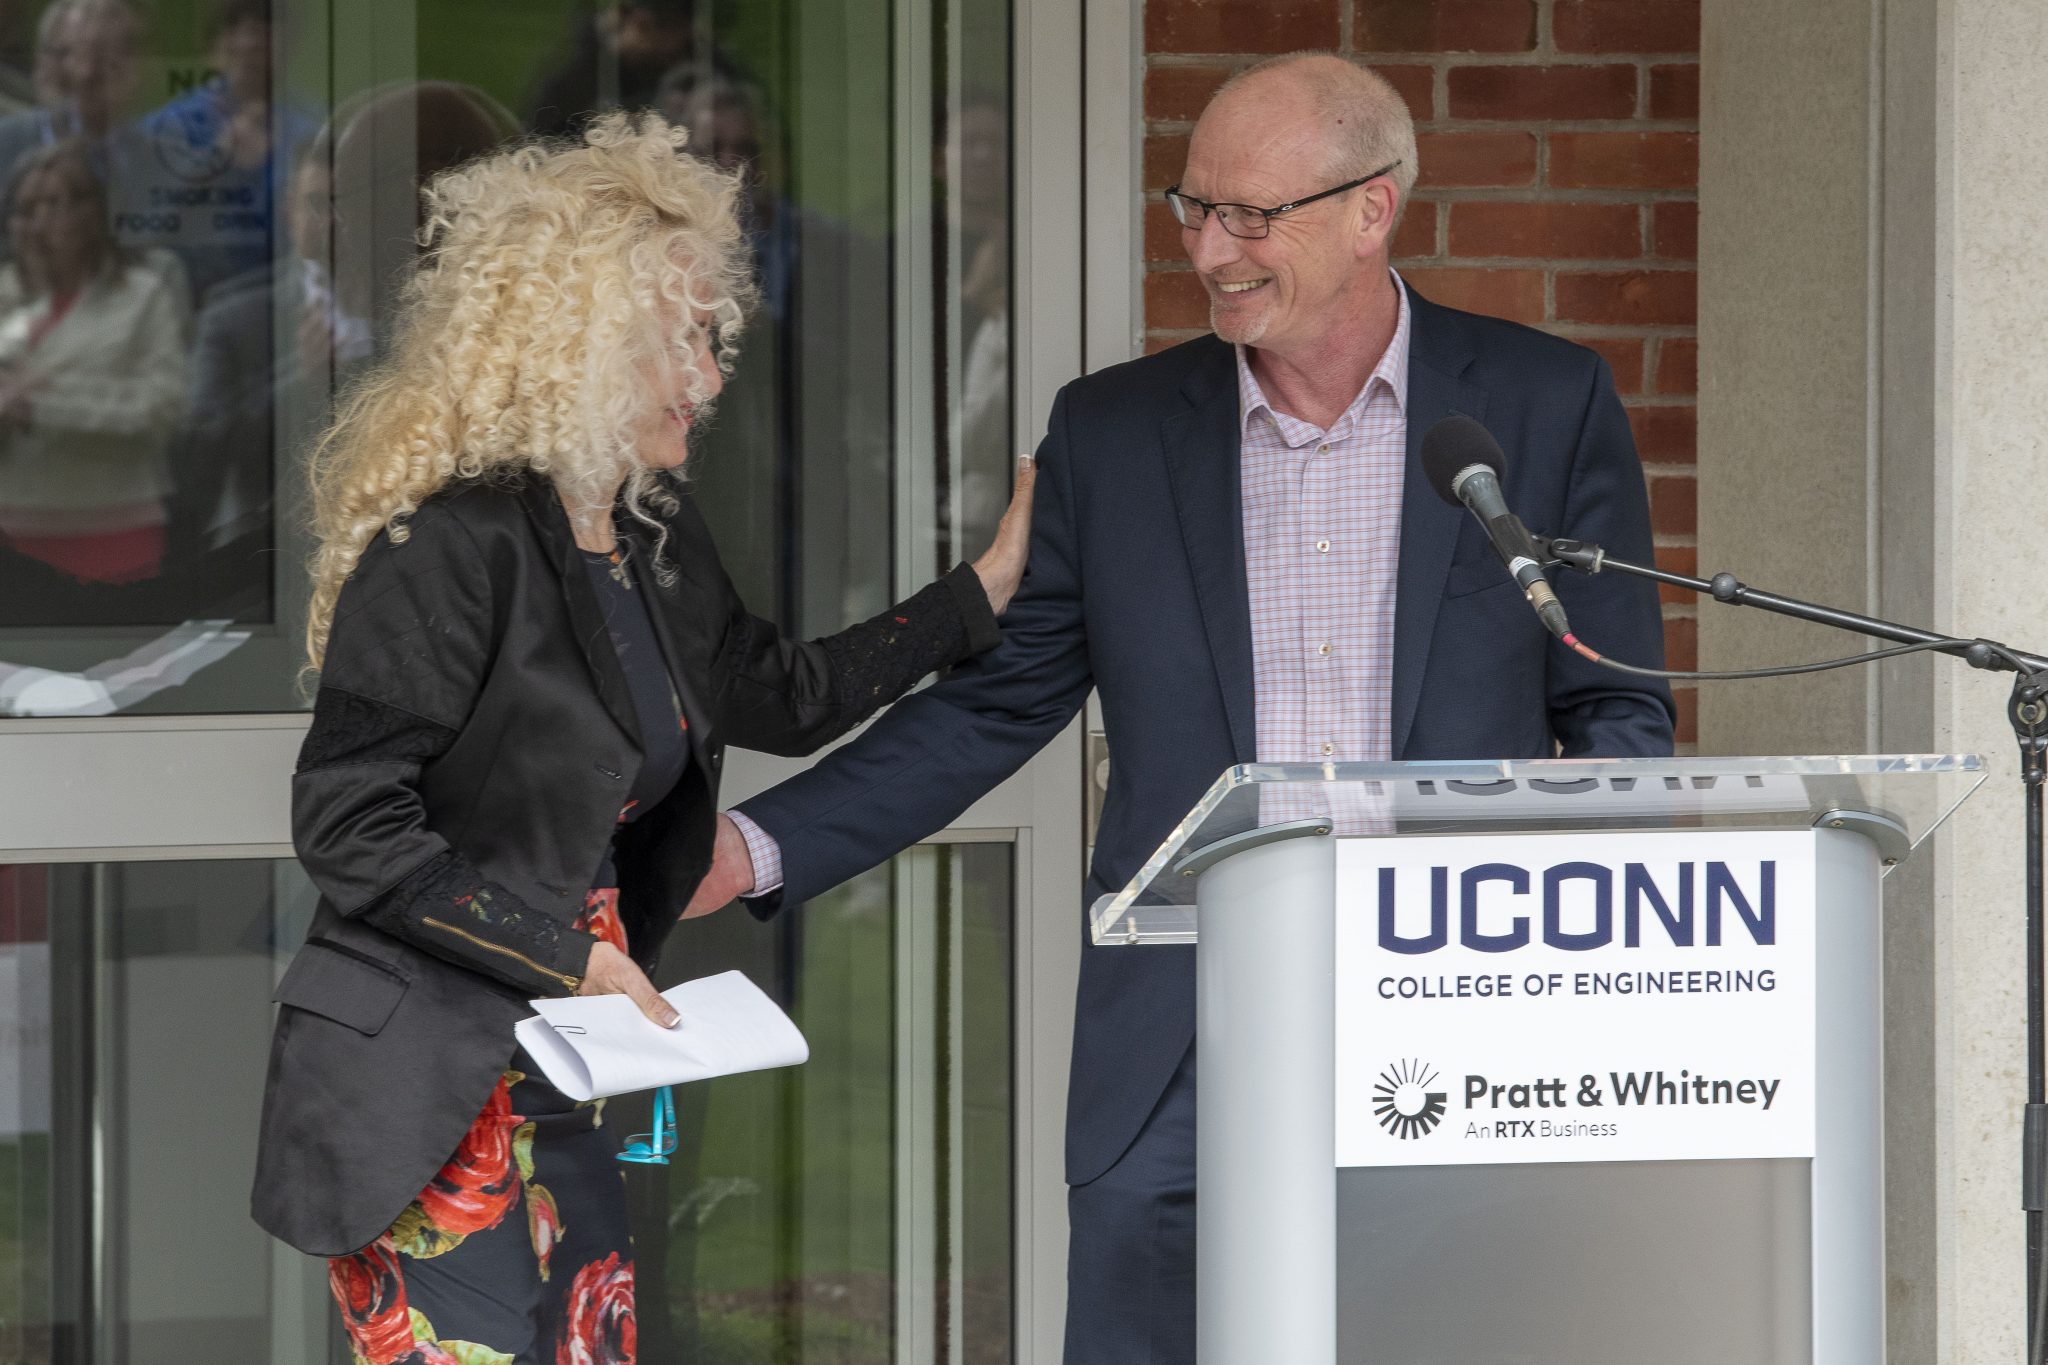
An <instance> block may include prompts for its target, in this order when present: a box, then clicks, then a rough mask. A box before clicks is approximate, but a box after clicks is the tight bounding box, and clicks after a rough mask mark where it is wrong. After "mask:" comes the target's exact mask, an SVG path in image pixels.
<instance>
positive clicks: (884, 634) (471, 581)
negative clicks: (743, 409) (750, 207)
mask: <svg viewBox="0 0 2048 1365" xmlns="http://www.w3.org/2000/svg"><path fill="white" fill-rule="evenodd" d="M684 141H685V135H684V134H683V132H682V130H680V129H675V128H671V127H670V126H669V125H668V124H667V123H665V122H663V121H662V120H660V119H659V118H657V117H654V116H652V115H643V116H640V117H638V118H631V117H628V116H626V115H614V116H611V117H608V118H605V119H602V120H599V121H597V122H595V123H593V124H592V125H590V127H589V128H588V130H587V131H586V132H585V133H584V135H583V138H582V140H581V141H580V142H577V143H571V144H563V143H538V144H533V145H527V146H521V147H518V148H515V149H512V150H509V151H503V152H500V153H497V154H494V155H492V156H489V157H486V158H484V159H482V160H479V161H475V162H472V163H470V164H468V165H466V166H462V167H458V168H457V169H455V170H452V171H449V172H446V173H444V174H443V175H441V176H440V177H438V178H437V179H435V180H434V181H433V182H432V183H431V184H430V185H429V186H428V188H427V190H426V216H425V219H424V228H423V240H424V242H425V244H426V247H427V251H426V254H425V256H424V257H423V259H422V260H421V262H420V263H419V265H418V267H417V269H416V270H415V272H414V274H413V276H412V278H411V280H410V282H409V284H408V286H407V288H406V291H405V293H404V296H403V297H404V301H403V304H402V306H401V309H400V312H399V318H398V323H397V330H396V335H395V338H394V341H393V344H392V345H391V347H390V349H389V351H388V352H387V354H386V355H385V358H384V359H383V360H382V361H381V362H380V363H379V364H378V365H377V366H376V367H375V368H374V369H372V370H371V371H370V372H369V373H368V374H367V375H365V376H364V377H363V379H362V380H361V382H360V383H358V384H357V385H356V386H355V387H354V388H353V389H352V391H351V392H350V393H349V394H348V396H347V398H346V400H345V401H344V403H343V404H342V407H341V410H340V413H339V416H338V418H337V420H336V421H335V423H334V425H333V427H332V429H331V430H330V431H329V432H328V433H327V435H326V437H325V438H324V440H323V441H322V443H321V445H320V448H319V450H318V452H317V456H316V460H315V468H314V480H313V482H314V518H315V527H316V530H317V533H318V535H319V540H320V546H319V550H318V553H317V555H316V556H315V560H314V568H313V577H314V591H313V601H312V608H311V612H310V617H309V623H308V627H307V647H308V652H309V656H310V664H311V667H312V668H313V669H315V670H317V671H318V675H319V690H318V694H317V697H316V699H315V703H314V711H313V723H312V727H311V729H310V730H309V731H308V733H307V735H306V740H305V745H304V748H303V749H302V750H301V752H300V756H299V764H298V771H297V773H296V775H295V777H294V779H293V787H292V821H293V836H294V841H295V844H296V846H297V849H298V854H299V858H300V862H301V864H302V865H303V866H304V868H305V869H306V872H307V874H308V875H309V876H310V877H311V878H312V880H313V882H314V884H315V886H316V887H317V888H318V889H319V891H320V893H321V904H320V908H319V910H318V912H317V914H316V916H315V918H314V921H313V925H312V928H311V930H310V932H309V934H308V937H307V941H306V945H305V947H304V948H302V949H301V950H300V951H299V953H298V955H297V956H296V957H295V958H294V959H293V962H292V965H291V967H290V969H289V970H288V971H287V972H286V973H285V975H284V978H283V980H282V982H281V983H280V985H279V987H278V991H277V999H278V1001H279V1002H280V1004H281V1005H282V1006H283V1008H282V1009H280V1010H279V1012H278V1022H277V1032H276V1036H275V1039H274V1042H273V1045H272V1054H271V1068H270V1082H269V1087H268V1090H267V1092H266V1095H265V1099H264V1112H263V1142H262V1149H261V1156H260V1158H259V1165H258V1170H257V1175H256V1186H255V1195H254V1210H255V1214H256V1218H257V1220H258V1221H259V1222H260V1223H262V1224H263V1226H264V1227H266V1228H268V1229H269V1230H270V1231H271V1232H272V1233H274V1234H275V1235H277V1236H278V1237H280V1238H282V1239H284V1240H285V1241H287V1242H289V1243H291V1244H292V1245H294V1246H297V1247H299V1248H301V1249H302V1250H305V1251H307V1252H310V1253H313V1254H315V1255H321V1256H326V1257H329V1258H331V1260H330V1280H331V1282H332V1285H333V1288H334V1292H335V1296H336V1299H337V1300H338V1302H339V1303H340V1306H341V1308H342V1312H343V1315H344V1318H345V1321H346V1323H347V1326H348V1329H349V1332H350V1335H351V1338H352V1340H353V1344H354V1347H355V1350H356V1354H357V1356H358V1357H359V1358H360V1359H362V1360H366V1361H369V1362H371V1365H387V1362H393V1361H419V1362H432V1361H437V1360H445V1359H447V1358H449V1357H450V1356H454V1357H457V1358H461V1359H468V1358H470V1355H469V1354H466V1353H465V1350H464V1347H465V1345H468V1346H473V1347H477V1348H481V1349H483V1350H485V1351H489V1352H495V1353H497V1355H494V1356H493V1358H498V1355H502V1356H503V1357H504V1358H508V1359H512V1358H516V1359H518V1360H522V1361H523V1360H529V1359H533V1360H547V1361H555V1360H558V1359H559V1360H576V1361H627V1360H630V1359H631V1358H632V1355H633V1342H634V1327H633V1297H632V1274H633V1253H632V1246H631V1243H630V1239H629V1238H628V1235H627V1230H626V1209H625V1200H624V1194H623V1189H622V1186H621V1182H620V1178H619V1175H618V1174H617V1171H618V1167H617V1166H616V1165H615V1163H614V1162H613V1160H612V1158H613V1156H614V1155H615V1154H616V1150H617V1149H616V1144H615V1142H614V1140H613V1139H611V1138H610V1137H608V1136H607V1132H608V1130H606V1129H605V1128H603V1127H602V1126H601V1125H600V1123H599V1119H598V1110H597V1108H596V1107H595V1106H592V1105H580V1106H579V1105H577V1104H575V1103H573V1102H572V1101H570V1100H568V1099H567V1098H566V1097H565V1096H563V1095H562V1094H561V1093H560V1092H558V1091H556V1090H555V1089H554V1088H553V1087H552V1086H549V1085H548V1084H547V1083H546V1081H545V1080H544V1079H542V1078H541V1077H540V1076H539V1075H538V1074H537V1068H536V1067H535V1065H534V1064H533V1063H532V1062H531V1061H530V1059H528V1058H526V1057H525V1056H524V1055H523V1054H519V1053H518V1052H517V1050H516V1048H515V1044H514V1039H513V1031H512V1026H513V1024H514V1023H515V1022H516V1021H517V1020H518V1019H520V1018H521V1017H523V1016H525V1015H526V1014H527V1013H529V1010H528V1007H527V1004H526V1001H527V1000H528V999H530V998H532V997H534V996H536V995H567V994H572V993H573V994H582V995H591V994H608V993H612V994H625V995H627V996H630V997H631V998H632V999H633V1000H634V1001H635V1002H636V1003H637V1004H638V1005H639V1006H640V1008H641V1009H642V1010H643V1011H645V1012H646V1013H647V1014H648V1015H649V1017H651V1018H653V1019H654V1020H655V1022H657V1023H659V1024H662V1025H664V1026H666V1025H668V1024H671V1023H672V1022H673V1020H674V1014H673V1011H672V1010H670V1009H669V1007H668V1004H667V1002H666V1001H664V1000H662V998H661V997H660V995H659V994H657V993H656V991H655V989H654V987H653V985H652V984H651V983H650V982H649V980H648V975H647V973H648V972H649V971H650V970H651V968H652V966H653V963H654V961H655V957H656V954H657V953H658V951H659V949H660V947H661V943H662V939H663V937H664V936H665V934H666V933H667V931H668V928H669V926H670V925H671V924H672V923H674V921H675V919H676V918H677V916H678V914H679V913H680V912H681V911H682V909H683V907H685V906H686V905H687V904H688V903H689V901H690V897H691V893H692V892H693V891H694V890H695V889H696V887H697V885H698V883H699V882H700V881H701V880H702V879H703V876H704V873H705V870H706V869H707V868H708V867H709V866H710V865H711V861H712V852H713V847H714V844H715V843H716V842H718V841H724V840H735V839H739V838H740V837H741V836H740V834H739V832H738V831H737V830H736V829H735V828H734V827H733V826H732V825H731V824H730V823H729V822H721V821H719V820H718V819H717V818H716V812H717V787H718V773H719V766H720V760H721V756H722V750H723V748H724V746H725V745H726V744H729V743H730V744H740V745H744V746H746V747H748V748H752V749H762V750H766V751H768V752H771V753H780V754H803V753H808V752H810V751H811V750H813V749H815V748H816V747H817V746H819V745H821V744H823V743H824V742H826V741H827V740H829V739H831V738H833V737H834V736H836V735H839V734H841V733H843V732H844V731H846V730H847V729H849V728H851V727H852V726H853V725H855V724H856V723H858V722H859V721H860V720H862V719H863V718H865V717H866V716H868V715H869V714H871V713H872V712H873V711H875V710H876V709H877V708H878V707H880V706H881V705H883V704H884V703H886V702H887V701H889V700H891V699H893V698H894V697H896V696H899V695H901V694H902V693H903V692H905V691H907V690H908V689H909V688H910V687H911V685H912V684H913V683H915V682H916V681H917V679H919V678H920V677H922V676H923V675H925V674H926V673H929V672H931V671H932V670H933V669H935V668H938V667H940V666H943V665H945V664H948V663H951V662H953V661H955V660H958V659H961V658H963V657H965V656H967V655H969V654H971V653H974V652H976V651H977V650H979V649H982V648H985V647H987V646H988V645H989V644H991V643H993V642H994V639H995V638H996V627H995V614H996V613H999V612H1000V611H1001V610H1002V609H1003V607H1004V605H1005V604H1006V603H1007V601H1008V599H1009V597H1010V594H1011V593H1012V592H1014V591H1015V589H1016V587H1017V583H1018V580H1019V578H1020V577H1021V575H1022V572H1023V562H1024V553H1025V548H1024V541H1025V536H1026V534H1027V533H1028V524H1029V518H1030V513H1029V503H1028V494H1029V473H1028V470H1027V471H1026V472H1025V473H1024V474H1022V475H1020V479H1019V497H1018V499H1017V501H1016V503H1015V504H1014V506H1013V511H1012V514H1011V515H1010V516H1009V517H1008V518H1006V524H1005V527H1004V529H1003V530H1002V532H1001V533H1000V534H999V535H998V537H997V540H996V543H995V545H994V546H993V547H992V548H991V549H990V550H989V552H988V553H987V554H986V555H984V556H983V557H982V559H981V560H979V561H977V563H976V564H975V565H973V566H972V567H969V566H967V565H961V566H960V567H958V568H956V569H954V570H953V571H952V572H951V573H949V574H947V575H946V576H945V577H944V578H943V579H941V580H940V581H938V582H936V583H934V584H932V585H931V586H929V587H927V588H925V589H924V590H923V591H921V592H919V593H918V594H917V595H916V596H914V597H912V598H910V599H909V600H908V601H906V602H904V603H901V604H899V605H897V606H895V607H893V608H891V609H890V610H889V611H887V612H885V613H883V614H882V615H880V616H878V617H876V618H875V619H874V620H872V621H869V622H867V623H865V624H862V625H858V626H855V627H852V628H851V629H849V630H846V631H844V632H842V633H840V634H838V635H835V636H831V637H829V638H826V639H823V640H818V641H812V642H808V643H802V642H795V641H790V640H785V639H783V638H782V637H781V635H780V634H779V633H778V632H777V630H776V629H775V627H774V626H772V625H771V624H769V623H768V622H766V621H762V620H760V619H758V618H756V617H754V616H752V615H750V614H748V612H747V611H746V609H745V607H744V606H743V605H742V604H741V603H740V601H739V599H738V597H737V596H736V595H735V593H734V591H733V587H732V584H731V582H730V581H729V580H728V579H727V577H726V575H725V573H724V572H723V570H721V569H720V567H719V564H718V559H717V555H716V552H715V551H714V550H713V548H712V545H711V540H710V537H709V535H708V533H707V531H706V528H705V526H704V523H703V521H702V519H701V517H700V516H699V515H698V513H697V510H696V508H695V506H694V505H693V503H692V500H691V498H690V495H689V492H688V489H687V487H686V486H685V485H684V484H682V483H681V482H680V481H679V480H678V478H677V476H676V472H677V471H678V470H679V469H680V468H681V467H682V466H683V464H684V460H685V457H686V455H687V453H688V449H689V437H690V432H691V429H692V428H693V427H694V426H696V425H699V424H701V423H702V422H703V420H704V416H705V413H706V411H707V409H708V407H709V405H710V403H711V402H712V400H713V399H715V398H716V397H717V395H718V392H719V390H720V387H721V386H722V384H723V382H724V374H725V369H726V367H727V366H729V364H730V359H729V356H730V352H731V348H732V347H733V345H734V344H735V343H736V342H737V340H738V338H739V334H740V330H741V325H742V323H743V321H744V318H745V315H746V310H747V305H748V303H749V301H750V299H751V297H752V286H751V284H750V282H749V280H748V278H747V272H746V268H745V266H744V264H743V259H742V252H743V245H742V236H741V230H740V226H739V224H738V222H737V221H736V219H735V216H734V198H735V193H736V189H737V185H736V182H735V181H734V180H733V179H732V178H731V177H728V176H725V175H723V174H721V173H719V172H718V171H717V170H715V169H713V168H712V167H711V166H710V165H709V164H707V163H706V162H704V161H701V160H699V159H697V158H695V157H692V156H690V155H688V154H687V153H685V152H684V151H683V150H682V148H683V144H684ZM478 1358H481V1357H478Z"/></svg>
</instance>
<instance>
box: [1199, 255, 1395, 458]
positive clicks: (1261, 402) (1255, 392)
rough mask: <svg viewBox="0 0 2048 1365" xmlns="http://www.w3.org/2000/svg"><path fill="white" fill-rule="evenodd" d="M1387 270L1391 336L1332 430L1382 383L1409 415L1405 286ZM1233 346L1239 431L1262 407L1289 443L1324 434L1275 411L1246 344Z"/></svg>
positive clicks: (1356, 413)
mask: <svg viewBox="0 0 2048 1365" xmlns="http://www.w3.org/2000/svg"><path fill="white" fill-rule="evenodd" d="M1387 273H1388V274H1389V275H1391V276H1393V280H1394V299H1395V307H1396V309H1397V310H1398V311H1397V316H1396V318H1395V321H1394V336H1393V339H1392V340H1390V341H1389V342H1388V343H1387V349H1386V350H1385V351H1384V352H1383V353H1382V354H1381V355H1380V363H1379V364H1377V365H1375V366H1373V370H1372V373H1371V374H1369V375H1367V376H1366V377H1365V385H1364V387H1362V388H1361V389H1359V391H1358V394H1357V396H1356V397H1354V398H1353V399H1352V400H1351V403H1350V406H1349V407H1347V408H1345V410H1344V414H1343V416H1341V417H1339V418H1338V419H1337V420H1336V421H1335V422H1333V423H1331V424H1330V427H1329V430H1331V431H1335V430H1336V429H1337V428H1338V427H1341V426H1344V425H1346V423H1347V422H1351V423H1355V422H1356V421H1357V420H1358V418H1359V416H1360V415H1361V414H1362V413H1363V412H1364V410H1365V406H1366V404H1367V403H1369V402H1371V401H1372V394H1373V389H1374V386H1375V385H1380V384H1384V385H1385V386H1386V387H1387V389H1388V391H1389V392H1390V393H1392V394H1393V397H1394V404H1395V406H1396V407H1398V408H1399V409H1400V410H1401V415H1402V416H1403V417H1406V416H1407V415H1408V335H1409V310H1408V289H1407V286H1405V285H1404V284H1402V283H1401V276H1400V274H1399V272H1397V271H1394V270H1391V269H1390V270H1389V271H1388V272H1387ZM1232 349H1233V350H1235V351H1236V353H1237V400H1238V401H1237V408H1238V412H1239V414H1240V433H1239V434H1240V435H1242V434H1243V433H1244V432H1248V431H1249V430H1250V429H1251V421H1252V416H1253V414H1255V413H1257V412H1259V411H1260V410H1262V409H1263V410H1264V411H1265V413H1266V415H1267V416H1268V417H1270V418H1271V419H1272V420H1273V422H1274V424H1275V425H1276V426H1278V427H1279V429H1280V433H1281V435H1282V436H1283V437H1284V438H1285V439H1286V441H1287V444H1288V445H1290V446H1299V445H1306V444H1307V443H1308V442H1309V441H1312V440H1316V439H1319V438H1320V437H1322V436H1323V435H1324V434H1325V433H1324V432H1323V431H1322V430H1320V429H1318V428H1316V427H1312V426H1310V425H1309V424H1308V423H1306V422H1303V421H1299V420H1297V419H1295V418H1293V417H1289V416H1287V415H1286V414H1285V413H1282V412H1279V411H1277V410H1276V409H1275V408H1274V407H1273V405H1272V404H1271V403H1269V402H1267V401H1266V392H1265V390H1264V389H1261V388H1260V387H1259V381H1258V379H1257V377H1256V376H1254V375H1253V374H1252V367H1251V361H1250V357H1249V356H1247V355H1246V348H1245V347H1243V346H1241V345H1240V346H1236V347H1233V348H1232Z"/></svg>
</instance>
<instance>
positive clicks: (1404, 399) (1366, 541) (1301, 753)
mask: <svg viewBox="0 0 2048 1365" xmlns="http://www.w3.org/2000/svg"><path fill="white" fill-rule="evenodd" d="M1396 293H1397V295H1398V296H1399V298H1400V310H1401V311H1400V318H1399V321H1398V322H1397V323H1396V324H1395V327H1394V339H1393V340H1392V341H1391V342H1390V343H1388V346H1387V349H1386V353H1385V354H1384V355H1382V356H1381V357H1380V363H1379V364H1378V365H1377V366H1376V367H1375V368H1374V369H1373V372H1372V374H1371V376H1370V377H1368V378H1367V380H1366V381H1365V387H1364V388H1363V389H1360V390H1359V392H1358V396H1357V397H1356V398H1354V399H1352V400H1351V406H1350V407H1348V408H1346V409H1345V410H1344V412H1343V414H1342V415H1341V416H1339V417H1338V418H1337V420H1336V421H1335V422H1333V423H1332V424H1331V425H1330V426H1329V428H1328V429H1327V430H1325V429H1322V428H1318V427H1313V426H1310V425H1309V424H1308V423H1307V422H1304V421H1301V420H1299V419H1298V418H1294V417H1290V416H1288V415H1287V414H1286V413H1283V412H1276V411H1274V409H1273V408H1272V406H1271V405H1270V404H1269V403H1268V402H1267V401H1266V395H1265V394H1264V393H1263V392H1262V391H1261V390H1260V388H1259V381H1258V380H1257V379H1256V378H1255V377H1254V376H1253V374H1252V370H1251V366H1250V364H1249V363H1247V357H1246V355H1245V351H1244V348H1243V347H1241V346H1240V347H1239V348H1238V352H1237V388H1238V406H1239V412H1240V414H1241V421H1242V423H1243V443H1244V444H1243V456H1242V464H1241V468H1242V471H1243V481H1244V570H1245V586H1246V587H1247V589H1248V590H1249V594H1250V598H1251V618H1252V695H1253V697H1254V714H1255V716H1256V724H1257V727H1258V759H1259V762H1261V763H1319V762H1324V761H1328V762H1335V763H1347V762H1350V763H1357V762H1376V761H1385V760H1386V759H1388V758H1390V757H1392V752H1393V727H1392V720H1391V710H1392V700H1391V698H1392V691H1393V669H1394V575H1395V570H1396V567H1397V566H1398V564H1399V562H1400V558H1401V484H1402V478H1403V470H1404V468H1405V467H1406V464H1407V460H1408V416H1407V404H1408V296H1407V292H1406V291H1405V290H1402V289H1400V288H1399V286H1398V285H1397V286H1396Z"/></svg>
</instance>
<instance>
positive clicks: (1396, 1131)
mask: <svg viewBox="0 0 2048 1365" xmlns="http://www.w3.org/2000/svg"><path fill="white" fill-rule="evenodd" d="M1436 1078H1437V1073H1436V1070H1435V1068H1433V1067H1431V1066H1429V1065H1428V1064H1426V1063H1424V1062H1422V1061H1419V1060H1411V1061H1405V1062H1395V1063H1394V1064H1393V1065H1392V1066H1390V1067H1388V1068H1387V1069H1386V1070H1385V1071H1382V1072H1381V1073H1380V1078H1379V1080H1378V1081H1377V1082H1375V1083H1374V1085H1373V1088H1372V1111H1373V1113H1375V1114H1377V1115H1378V1116H1379V1120H1380V1127H1382V1128H1384V1129H1386V1130H1387V1131H1388V1132H1390V1133H1392V1134H1393V1135H1394V1136H1395V1137H1397V1138H1419V1137H1423V1136H1426V1135H1427V1134H1428V1133H1429V1131H1430V1130H1431V1129H1433V1128H1435V1127H1436V1126H1437V1125H1438V1124H1439V1123H1442V1122H1443V1121H1444V1108H1445V1106H1446V1103H1447V1101H1448V1098H1449V1097H1448V1096H1447V1095H1446V1094H1445V1093H1444V1092H1443V1091H1441V1090H1431V1089H1430V1088H1429V1084H1430V1082H1432V1081H1434V1080H1435V1079H1436Z"/></svg>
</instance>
